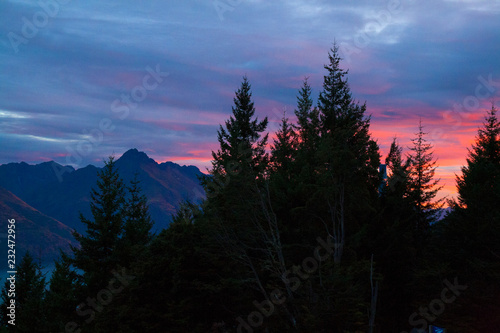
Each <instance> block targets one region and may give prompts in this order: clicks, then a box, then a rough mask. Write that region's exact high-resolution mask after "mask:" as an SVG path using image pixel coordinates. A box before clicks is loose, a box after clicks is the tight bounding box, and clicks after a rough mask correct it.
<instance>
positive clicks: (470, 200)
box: [457, 106, 500, 219]
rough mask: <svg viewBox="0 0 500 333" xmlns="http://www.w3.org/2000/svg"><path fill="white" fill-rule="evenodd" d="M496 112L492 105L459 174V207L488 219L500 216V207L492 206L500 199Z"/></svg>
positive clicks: (499, 134)
mask: <svg viewBox="0 0 500 333" xmlns="http://www.w3.org/2000/svg"><path fill="white" fill-rule="evenodd" d="M496 114H497V109H496V108H495V107H494V106H492V107H491V109H490V110H489V111H488V113H487V116H486V122H485V123H484V125H483V128H480V129H479V130H478V135H477V137H476V142H475V143H474V144H473V145H472V149H471V150H469V156H468V157H467V165H466V166H464V167H462V175H460V176H457V189H458V205H459V207H461V208H463V209H467V210H469V211H470V212H473V214H481V215H483V218H485V219H491V218H497V219H498V218H499V216H498V210H495V209H492V208H495V207H497V206H498V202H500V200H498V199H499V197H500V192H499V191H498V190H499V186H500V122H499V120H498V118H497V115H496ZM490 213H492V214H490ZM484 215H486V216H484ZM488 215H489V216H488Z"/></svg>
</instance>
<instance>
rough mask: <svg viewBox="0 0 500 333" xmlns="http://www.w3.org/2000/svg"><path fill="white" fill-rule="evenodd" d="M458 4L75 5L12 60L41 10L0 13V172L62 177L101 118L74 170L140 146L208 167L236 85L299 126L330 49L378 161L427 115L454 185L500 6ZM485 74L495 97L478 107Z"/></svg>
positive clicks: (495, 43) (496, 42) (3, 7)
mask: <svg viewBox="0 0 500 333" xmlns="http://www.w3.org/2000/svg"><path fill="white" fill-rule="evenodd" d="M222 1H223V0H222ZM48 2H50V1H49V0H47V1H46V2H45V3H48ZM456 2H457V1H451V0H441V1H418V2H417V1H412V0H400V1H397V0H387V1H382V0H378V1H371V0H370V1H368V0H363V1H356V2H353V1H327V0H312V1H303V0H293V1H290V0H287V1H285V0H279V1H261V0H242V1H240V2H238V3H237V4H235V5H230V8H231V10H228V11H226V12H224V14H223V20H221V19H220V15H219V13H218V12H217V9H216V8H215V7H214V3H213V2H211V1H201V0H189V1H182V2H169V3H166V2H164V1H158V0H152V1H148V2H136V1H131V0H126V1H121V2H120V3H106V2H101V1H97V0H90V1H83V0H73V1H71V2H68V3H67V4H65V5H60V6H59V8H58V11H57V14H55V15H52V16H48V17H47V23H46V24H41V26H40V27H38V28H37V33H36V35H35V36H31V37H29V38H26V43H21V44H19V45H17V49H18V52H15V47H13V45H12V43H11V40H10V39H9V34H10V36H12V34H11V33H14V34H17V35H18V36H24V35H23V27H24V25H25V24H26V21H28V22H31V23H33V19H34V15H35V16H36V15H39V14H37V13H39V12H41V11H43V9H42V8H41V7H40V4H39V3H38V2H31V1H19V0H16V1H3V2H1V3H0V11H1V12H2V13H4V15H3V20H2V21H1V22H0V36H2V37H1V38H0V141H1V143H2V153H1V154H0V163H7V162H12V161H21V160H23V161H26V162H30V163H36V162H40V161H46V160H51V159H53V160H56V161H58V162H60V163H63V164H66V163H65V162H66V158H65V156H67V155H68V154H69V153H68V147H70V148H69V150H73V151H77V146H78V144H80V145H82V142H85V140H87V142H88V140H89V139H91V135H90V134H89V133H91V132H92V133H94V134H96V133H97V132H96V131H97V130H100V124H101V122H102V121H103V119H107V120H104V121H105V122H106V121H108V120H109V121H110V122H111V123H110V124H111V125H110V126H112V127H113V130H111V131H107V132H103V133H101V134H102V140H100V141H99V142H98V144H94V145H93V146H92V149H91V150H90V149H88V150H87V154H81V156H80V157H81V158H80V159H79V160H78V162H79V163H76V164H75V166H76V167H81V166H85V165H86V163H90V162H94V161H97V163H98V164H99V163H101V161H102V158H103V157H105V156H106V155H109V154H112V153H113V152H115V153H116V154H120V153H123V152H125V151H126V150H127V149H129V148H132V147H136V148H138V149H140V150H143V151H146V152H148V153H149V154H151V155H152V157H154V158H156V159H158V160H160V161H166V160H175V161H181V162H185V163H193V164H195V165H197V166H200V167H202V168H204V167H206V166H209V160H210V151H211V150H215V149H217V140H216V131H217V129H218V124H220V123H222V122H223V121H224V120H225V119H227V117H228V116H229V115H230V113H231V106H232V102H233V101H232V99H233V97H234V91H235V90H236V89H237V88H238V87H239V85H240V82H241V78H242V76H243V75H247V76H248V77H249V79H250V83H251V84H252V91H253V97H254V100H255V105H256V108H257V114H258V116H259V117H260V118H263V117H265V116H269V117H270V120H271V124H274V123H277V119H279V116H278V114H281V113H282V110H283V109H284V108H286V109H287V112H288V113H287V114H288V115H289V116H293V109H294V108H295V104H296V95H297V91H298V89H299V88H300V86H301V83H302V80H303V79H304V78H305V77H309V83H310V84H311V86H312V88H313V94H314V96H313V97H314V99H316V98H317V94H318V93H319V91H320V90H321V86H322V80H323V75H324V69H323V65H324V64H325V63H326V62H327V60H328V58H327V52H328V50H329V48H330V47H331V46H332V43H333V41H334V40H335V41H336V42H337V43H338V44H339V45H349V46H351V47H352V48H355V49H354V50H355V52H354V53H351V54H344V55H347V56H348V58H349V59H344V61H343V63H342V66H344V67H345V68H348V69H349V83H350V86H351V89H352V92H353V96H354V98H356V99H357V100H359V101H361V102H362V103H363V102H364V101H366V102H367V106H368V113H370V114H371V115H372V128H371V130H372V133H373V135H374V137H375V138H376V139H378V142H379V144H380V146H381V148H382V152H383V153H387V149H388V146H389V144H390V141H391V140H392V137H393V136H395V135H397V136H398V137H399V138H401V141H402V142H405V144H407V143H408V142H409V140H410V138H411V137H412V135H413V133H414V132H415V131H416V128H417V125H418V120H419V119H420V118H422V121H423V123H424V124H425V125H426V126H428V129H429V131H430V133H431V134H430V135H432V136H433V137H432V140H433V144H434V146H435V150H436V153H435V154H436V156H437V157H438V158H439V160H440V164H441V165H442V172H441V171H440V172H441V173H440V175H443V178H444V177H447V179H452V176H451V170H459V166H460V164H463V163H464V161H465V154H466V146H467V145H470V143H471V142H472V140H473V138H474V135H475V131H476V130H477V127H478V126H479V125H480V124H481V122H482V115H483V114H484V110H485V109H488V108H489V105H490V103H491V101H498V100H499V99H500V94H499V93H498V89H500V69H499V68H498V66H497V63H498V54H500V35H499V34H498V33H497V31H498V30H499V28H500V27H499V26H500V21H498V14H499V13H500V4H499V3H496V2H491V1H487V0H479V1H460V5H457V3H456ZM227 3H228V4H229V3H230V2H227ZM233 4H234V2H233ZM39 23H40V22H39ZM42 23H43V22H42ZM39 25H40V24H39ZM342 43H344V44H342ZM344 53H345V52H344ZM157 65H159V66H160V67H161V70H162V71H166V72H169V73H170V74H169V76H168V77H166V78H165V80H164V81H163V82H161V84H159V85H158V87H157V88H155V89H154V90H151V91H148V94H147V97H146V98H144V100H142V101H141V102H139V103H137V106H136V107H134V108H130V110H129V113H128V114H127V116H126V117H124V118H123V117H122V116H123V113H117V112H113V110H112V105H113V102H114V101H115V100H117V99H118V100H121V98H122V95H130V94H131V93H132V91H133V89H134V87H137V86H141V84H142V82H143V79H144V76H145V75H147V73H148V72H147V69H146V68H147V67H150V68H154V67H155V66H157ZM481 77H482V78H483V79H485V80H486V81H488V80H489V81H493V82H494V83H495V84H496V83H499V84H496V85H495V86H494V91H491V90H485V89H484V88H483V89H482V90H481V92H482V94H483V96H484V95H485V92H489V96H487V97H483V98H478V99H477V100H474V98H476V95H477V94H476V88H477V86H478V84H481V80H480V78H481ZM489 78H491V80H490V79H489ZM466 102H469V105H467V103H466ZM476 102H477V103H476ZM470 103H473V104H470ZM474 103H476V104H474ZM456 105H458V106H459V109H460V108H461V110H462V111H458V110H459V109H457V108H456ZM122 118H123V119H122ZM274 128H275V127H274ZM96 138H99V136H97V137H96ZM65 154H66V155H65ZM73 157H74V156H73ZM75 161H76V160H75V159H73V162H75ZM450 177H451V178H450ZM447 186H448V185H447ZM450 186H451V185H450ZM448 191H449V192H450V191H452V189H451V187H449V188H448ZM450 193H451V192H450Z"/></svg>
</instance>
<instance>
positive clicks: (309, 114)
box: [295, 79, 319, 161]
mask: <svg viewBox="0 0 500 333" xmlns="http://www.w3.org/2000/svg"><path fill="white" fill-rule="evenodd" d="M311 93H312V90H311V86H310V85H309V83H308V80H307V79H305V80H304V82H303V85H302V88H301V89H300V90H299V95H298V96H297V109H296V110H295V115H296V116H297V125H296V126H295V128H296V129H297V130H298V140H299V142H298V143H299V145H300V147H301V148H302V151H304V152H310V153H312V154H314V152H315V150H316V149H317V143H318V139H319V110H318V109H317V108H313V107H312V106H313V100H312V97H311ZM308 157H312V156H308ZM310 161H312V159H311V160H310Z"/></svg>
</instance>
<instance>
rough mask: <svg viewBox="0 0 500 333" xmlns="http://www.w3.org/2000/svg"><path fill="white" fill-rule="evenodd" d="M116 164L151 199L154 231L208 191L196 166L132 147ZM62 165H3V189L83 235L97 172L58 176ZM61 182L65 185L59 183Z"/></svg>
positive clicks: (92, 169)
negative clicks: (153, 156)
mask: <svg viewBox="0 0 500 333" xmlns="http://www.w3.org/2000/svg"><path fill="white" fill-rule="evenodd" d="M116 165H117V167H118V170H119V172H120V176H121V177H122V178H123V179H124V182H125V184H127V185H128V184H129V182H130V180H131V179H133V177H134V174H135V173H136V172H137V174H138V178H139V180H140V181H141V187H142V188H143V192H144V194H145V195H146V196H147V197H148V200H149V204H150V212H151V216H152V218H153V219H154V220H155V222H156V224H155V229H156V230H159V229H162V228H165V227H166V226H168V224H169V222H170V220H171V214H173V213H175V210H176V208H177V207H178V205H179V203H180V202H181V201H182V200H185V199H189V200H194V201H196V200H200V199H201V198H203V197H204V191H203V188H202V186H201V185H200V184H199V181H198V178H197V176H198V175H201V174H202V173H201V172H200V170H199V169H198V168H197V167H194V166H180V165H177V164H175V163H172V162H166V163H161V164H158V163H156V162H155V161H154V160H153V159H151V158H149V157H148V156H147V155H146V154H145V153H143V152H139V151H137V149H131V150H129V151H127V152H126V153H125V154H123V156H122V157H120V158H119V159H118V160H117V162H116ZM61 168H63V167H62V166H61V165H59V164H57V163H55V162H46V163H42V164H38V165H28V164H26V163H9V164H5V165H0V186H3V187H4V188H6V189H7V190H9V191H11V192H12V193H14V194H15V195H17V196H18V197H19V198H21V199H22V200H24V201H25V202H26V203H28V204H29V205H31V206H32V207H34V208H36V209H38V210H39V211H40V212H43V213H44V214H46V215H48V216H51V217H53V218H55V219H57V220H59V221H61V222H63V223H64V224H66V225H68V226H69V227H71V228H74V229H76V230H77V231H80V232H81V231H83V230H84V229H83V225H82V224H81V222H80V220H79V212H82V213H83V215H84V216H86V217H90V208H89V203H90V196H89V194H90V190H91V189H92V188H93V187H95V186H96V181H97V171H98V170H99V168H97V167H95V166H93V165H88V166H86V167H84V168H81V169H78V170H74V169H73V168H70V167H68V169H66V170H67V172H64V173H62V174H61V173H60V174H59V178H58V175H57V173H56V171H55V170H61ZM60 180H61V181H60Z"/></svg>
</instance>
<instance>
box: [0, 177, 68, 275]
mask: <svg viewBox="0 0 500 333" xmlns="http://www.w3.org/2000/svg"><path fill="white" fill-rule="evenodd" d="M9 219H15V231H16V232H15V237H16V238H15V242H16V243H15V244H16V259H17V261H18V262H19V261H20V260H21V258H22V256H23V255H24V253H26V251H27V250H29V251H30V252H31V254H32V255H33V256H34V257H35V258H38V257H41V259H42V261H43V262H47V261H49V260H53V259H55V258H57V257H58V256H59V249H62V250H64V251H67V250H69V246H70V244H73V245H76V242H75V240H74V238H73V236H72V235H71V228H69V227H68V226H66V225H64V224H63V223H61V222H59V221H57V220H55V219H53V218H51V217H49V216H47V215H44V214H42V213H40V212H39V211H38V210H36V209H34V208H33V207H31V206H29V205H28V204H27V203H25V202H24V201H22V200H21V199H19V198H18V197H17V196H15V195H14V194H12V193H11V192H9V191H7V190H6V189H4V188H2V187H0V245H1V246H2V252H5V253H7V230H8V229H7V224H8V220H9ZM6 265H7V259H6V260H4V261H2V262H1V264H0V267H1V268H2V269H3V268H5V267H6Z"/></svg>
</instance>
